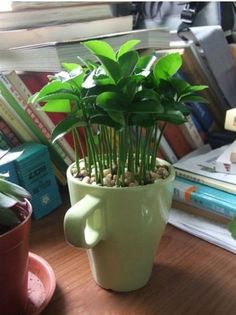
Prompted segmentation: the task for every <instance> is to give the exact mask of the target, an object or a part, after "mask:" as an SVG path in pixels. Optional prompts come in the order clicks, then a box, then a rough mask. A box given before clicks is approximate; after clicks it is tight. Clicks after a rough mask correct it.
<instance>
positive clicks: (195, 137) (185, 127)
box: [180, 116, 203, 150]
mask: <svg viewBox="0 0 236 315" xmlns="http://www.w3.org/2000/svg"><path fill="white" fill-rule="evenodd" d="M187 120H188V121H187V122H186V123H184V124H182V125H180V128H181V130H182V132H183V134H184V136H185V138H186V140H187V141H188V144H189V145H190V146H191V148H192V149H193V150H195V149H198V148H199V147H201V146H202V145H203V141H202V138H201V136H200V134H199V132H198V131H197V128H196V126H195V125H194V122H193V119H192V117H191V116H188V117H187Z"/></svg>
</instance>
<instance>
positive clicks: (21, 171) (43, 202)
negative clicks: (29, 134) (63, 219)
mask: <svg viewBox="0 0 236 315" xmlns="http://www.w3.org/2000/svg"><path fill="white" fill-rule="evenodd" d="M19 148H20V149H23V150H24V151H23V153H22V154H21V155H20V156H19V157H18V158H17V159H16V160H15V161H14V164H15V168H16V172H17V175H18V179H19V184H20V185H21V186H22V187H24V188H25V189H26V190H28V191H29V192H30V193H31V196H32V198H31V204H32V207H33V218H34V219H40V218H42V217H43V216H45V215H47V214H49V213H50V212H52V211H53V210H54V209H56V208H57V207H58V206H59V205H61V196H60V193H59V190H58V185H57V181H56V178H55V175H54V171H53V168H52V163H51V160H50V156H49V152H48V148H47V146H45V145H43V144H38V143H25V144H23V145H21V146H20V147H19Z"/></svg>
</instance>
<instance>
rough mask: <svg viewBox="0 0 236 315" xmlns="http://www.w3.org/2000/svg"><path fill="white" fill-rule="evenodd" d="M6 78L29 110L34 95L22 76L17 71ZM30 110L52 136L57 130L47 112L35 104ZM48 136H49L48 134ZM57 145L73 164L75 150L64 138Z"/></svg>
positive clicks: (69, 162)
mask: <svg viewBox="0 0 236 315" xmlns="http://www.w3.org/2000/svg"><path fill="white" fill-rule="evenodd" d="M32 75H33V74H32ZM5 76H6V78H7V79H8V80H9V82H10V83H11V84H12V87H13V91H14V93H15V96H16V97H17V99H18V101H19V102H22V104H23V106H24V107H25V108H27V109H28V105H27V100H28V99H29V97H30V96H31V95H32V93H31V92H30V91H29V89H28V88H27V86H26V85H25V84H24V82H23V81H22V79H21V78H20V76H18V75H17V73H16V72H15V71H12V72H10V73H8V74H6V75H5ZM16 92H18V93H16ZM38 106H39V105H38ZM30 108H31V109H32V112H33V113H34V114H35V116H36V117H37V118H38V119H39V120H40V122H41V124H42V125H44V127H45V128H43V129H44V130H45V129H47V130H48V132H49V133H50V134H52V131H53V129H54V128H55V124H54V123H53V122H52V120H51V119H50V118H49V116H48V115H47V114H46V113H45V112H43V111H41V110H39V108H38V109H37V104H35V105H34V106H30ZM46 136H48V133H47V132H46ZM57 143H58V144H59V146H60V147H61V149H62V151H64V153H65V156H68V158H67V164H71V163H72V161H73V160H74V150H73V149H72V148H71V146H70V145H69V143H68V142H67V141H66V139H65V138H64V137H62V138H60V139H58V140H57Z"/></svg>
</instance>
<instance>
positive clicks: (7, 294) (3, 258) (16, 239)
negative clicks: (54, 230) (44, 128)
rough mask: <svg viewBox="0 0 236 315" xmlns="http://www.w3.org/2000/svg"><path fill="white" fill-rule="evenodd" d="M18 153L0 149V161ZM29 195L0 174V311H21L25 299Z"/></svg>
mask: <svg viewBox="0 0 236 315" xmlns="http://www.w3.org/2000/svg"><path fill="white" fill-rule="evenodd" d="M19 154H20V152H18V153H16V152H14V153H9V152H7V151H4V152H1V155H0V164H3V163H5V162H6V161H7V162H10V161H11V160H12V159H15V158H16V157H17V156H19ZM29 198H30V194H29V193H28V192H27V191H26V190H25V189H24V188H23V187H21V186H19V185H16V184H14V183H12V182H10V181H8V179H7V174H0V283H1V286H0V296H1V298H0V313H1V314H4V315H16V314H23V312H24V309H25V306H26V303H27V299H28V291H27V290H28V236H29V229H30V222H31V221H30V219H31V213H32V208H31V204H30V202H29V201H28V199H29Z"/></svg>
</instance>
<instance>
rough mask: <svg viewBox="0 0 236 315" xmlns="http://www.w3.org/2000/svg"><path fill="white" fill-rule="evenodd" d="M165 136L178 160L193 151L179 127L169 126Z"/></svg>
mask: <svg viewBox="0 0 236 315" xmlns="http://www.w3.org/2000/svg"><path fill="white" fill-rule="evenodd" d="M164 136H165V138H166V140H167V141H168V143H169V145H170V146H171V148H172V150H173V151H174V153H175V154H176V156H177V158H181V157H183V156H185V155H186V154H188V153H189V152H191V151H192V148H191V146H190V145H189V144H188V142H187V140H186V138H185V137H184V135H183V133H182V131H181V129H180V127H179V126H176V125H173V124H168V125H167V126H166V128H165V130H164Z"/></svg>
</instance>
